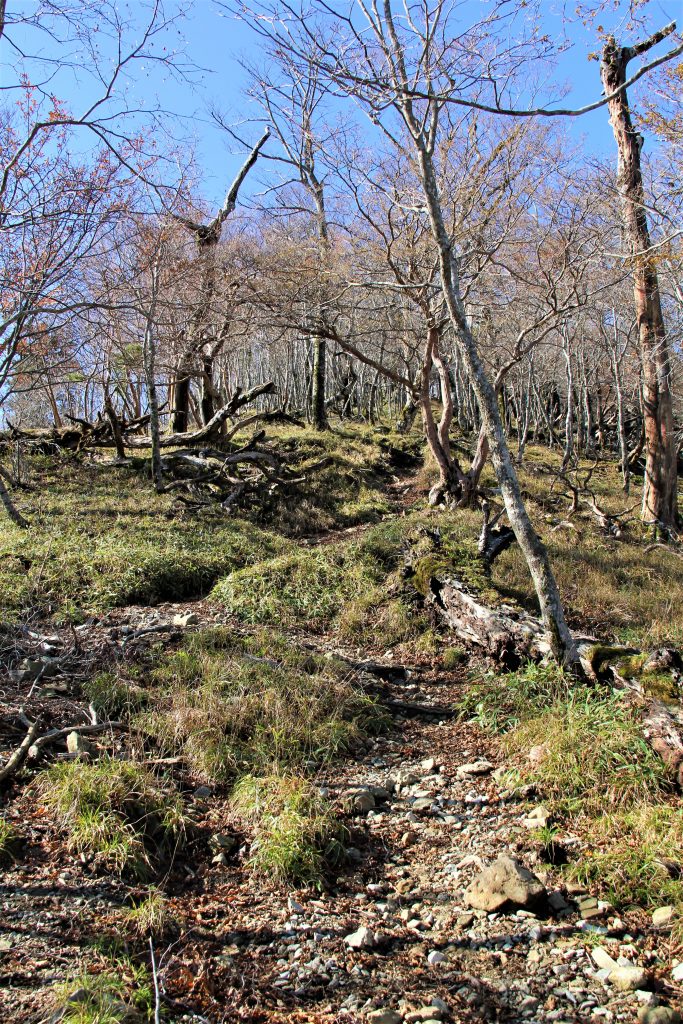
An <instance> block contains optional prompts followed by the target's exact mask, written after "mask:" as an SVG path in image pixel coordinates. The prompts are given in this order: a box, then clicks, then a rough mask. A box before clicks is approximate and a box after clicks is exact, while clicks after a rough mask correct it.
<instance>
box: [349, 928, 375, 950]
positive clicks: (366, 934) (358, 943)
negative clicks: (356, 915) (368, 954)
mask: <svg viewBox="0 0 683 1024" xmlns="http://www.w3.org/2000/svg"><path fill="white" fill-rule="evenodd" d="M344 942H345V943H346V945H347V946H349V947H350V948H351V949H372V947H373V946H376V945H377V938H376V936H375V933H374V932H372V931H371V930H370V929H369V928H366V927H365V926H364V925H361V926H360V928H357V929H356V931H355V932H351V934H350V935H346V936H345V937H344Z"/></svg>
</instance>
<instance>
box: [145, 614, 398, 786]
mask: <svg viewBox="0 0 683 1024" xmlns="http://www.w3.org/2000/svg"><path fill="white" fill-rule="evenodd" d="M252 652H253V653H252ZM149 685H150V687H152V688H153V690H154V692H155V701H154V703H155V709H154V710H153V711H150V710H148V711H145V712H143V713H142V714H141V715H140V716H139V717H138V719H137V724H138V725H139V726H140V727H141V728H143V729H144V730H146V731H147V732H148V734H151V735H153V736H154V737H155V738H156V740H157V741H158V742H159V743H160V744H161V745H162V747H163V748H164V749H167V750H169V751H181V752H182V754H183V755H184V757H185V758H187V760H188V761H189V763H190V765H191V767H192V768H193V770H194V771H195V772H197V773H198V774H200V775H201V776H203V777H204V778H206V779H208V780H219V781H226V780H229V779H232V778H235V777H236V776H239V775H241V774H244V773H245V772H253V771H257V772H270V771H272V770H274V769H286V768H292V767H297V766H311V765H314V764H316V765H317V764H320V763H322V762H324V761H326V760H329V759H330V758H331V757H333V756H334V755H336V754H338V753H339V752H340V751H342V750H348V749H350V748H352V747H353V746H354V745H355V744H356V743H357V742H358V741H359V740H360V739H362V738H363V737H364V736H366V735H367V734H368V733H372V732H377V731H378V730H380V729H382V728H383V727H384V722H385V718H384V714H383V712H382V710H381V708H380V707H379V705H378V704H377V703H376V702H375V700H374V699H373V698H371V697H369V696H367V695H366V694H365V693H363V692H362V691H361V690H359V689H357V688H356V687H355V686H353V685H352V683H351V682H350V680H349V678H348V672H346V671H345V670H344V671H343V672H340V671H339V670H338V666H336V665H335V664H332V663H328V662H327V661H326V660H325V659H323V658H318V659H315V658H312V657H311V655H309V654H302V653H301V652H299V651H297V649H296V648H295V647H293V645H292V643H291V640H290V639H289V638H286V637H283V636H282V635H278V634H277V633H276V632H274V631H269V632H268V633H265V632H261V633H257V634H256V636H255V637H253V638H251V639H247V640H242V639H240V638H235V637H234V636H233V635H232V634H231V633H230V631H228V630H225V629H223V628H218V629H217V630H203V631H200V632H197V633H195V634H193V635H191V636H189V637H187V638H185V640H184V642H183V646H182V647H181V648H180V649H179V650H177V651H175V652H173V653H171V654H168V655H166V656H165V657H163V658H162V660H161V662H160V664H159V665H158V666H157V667H156V668H155V669H154V670H153V671H152V673H151V676H150V679H149Z"/></svg>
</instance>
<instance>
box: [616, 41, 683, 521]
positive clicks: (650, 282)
mask: <svg viewBox="0 0 683 1024" xmlns="http://www.w3.org/2000/svg"><path fill="white" fill-rule="evenodd" d="M669 31H671V28H670V29H669V30H666V29H665V30H663V31H662V32H658V33H655V35H653V36H651V37H650V38H649V39H647V40H645V41H644V42H643V43H639V44H637V45H636V46H625V47H619V46H617V44H616V42H615V40H614V37H612V36H610V38H609V39H608V41H607V43H606V45H605V47H604V49H603V51H602V62H601V75H602V82H603V86H604V89H605V92H606V93H607V94H608V95H609V94H610V93H613V92H614V91H615V90H616V89H618V88H619V87H620V86H622V85H623V84H624V82H625V81H626V68H627V66H628V63H629V61H630V60H632V59H633V58H634V57H637V56H639V55H640V54H642V53H644V52H646V51H647V50H649V49H650V48H651V47H652V46H654V45H655V44H656V43H658V42H660V41H661V40H662V39H663V38H664V37H665V35H668V32H669ZM608 109H609V113H610V122H611V124H612V129H613V131H614V138H615V140H616V143H617V150H618V154H619V161H618V177H617V187H618V190H619V196H620V199H621V207H622V216H623V226H624V235H625V238H626V242H627V245H628V249H629V252H630V256H631V259H632V266H633V286H634V296H635V310H636V317H637V322H638V333H639V338H640V352H641V360H642V367H643V410H644V420H645V479H644V483H643V506H642V519H643V522H645V523H648V524H651V525H652V526H653V527H654V529H655V532H658V533H661V534H662V535H664V536H666V537H668V536H670V535H671V534H672V533H673V532H675V530H676V527H677V525H678V509H677V491H678V480H677V466H676V447H675V440H674V423H673V408H672V401H671V369H670V363H669V349H668V343H667V337H666V332H665V329H664V319H663V316H662V307H661V301H660V295H659V282H658V280H657V270H656V263H655V260H654V257H653V255H652V251H651V241H650V232H649V229H648V223H647V215H646V212H645V190H644V187H643V176H642V171H641V163H640V151H641V148H642V144H643V138H642V136H641V135H639V134H638V132H636V131H635V129H634V127H633V123H632V121H631V111H630V109H629V106H628V98H627V95H626V90H625V89H622V91H621V92H620V93H619V94H618V95H617V96H614V97H613V98H612V99H611V100H610V101H609V103H608Z"/></svg>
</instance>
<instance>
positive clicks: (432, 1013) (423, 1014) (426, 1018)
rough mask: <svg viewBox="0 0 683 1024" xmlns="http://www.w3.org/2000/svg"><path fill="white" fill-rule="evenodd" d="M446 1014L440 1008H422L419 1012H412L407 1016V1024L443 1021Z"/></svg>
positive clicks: (432, 1006) (427, 1023)
mask: <svg viewBox="0 0 683 1024" xmlns="http://www.w3.org/2000/svg"><path fill="white" fill-rule="evenodd" d="M444 1016H445V1014H444V1011H443V1010H442V1009H441V1007H439V1006H434V1005H431V1006H421V1007H420V1008H419V1010H411V1012H410V1013H407V1014H406V1016H405V1021H406V1024H429V1022H430V1021H435V1020H438V1021H440V1020H443V1018H444Z"/></svg>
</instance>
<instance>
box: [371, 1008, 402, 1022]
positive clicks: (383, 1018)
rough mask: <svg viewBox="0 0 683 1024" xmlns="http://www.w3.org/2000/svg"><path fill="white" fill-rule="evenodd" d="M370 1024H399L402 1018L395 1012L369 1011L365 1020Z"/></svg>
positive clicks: (383, 1010)
mask: <svg viewBox="0 0 683 1024" xmlns="http://www.w3.org/2000/svg"><path fill="white" fill-rule="evenodd" d="M366 1019H367V1020H368V1021H370V1024H401V1021H402V1020H403V1017H402V1016H401V1014H400V1013H398V1012H397V1011H396V1010H387V1009H380V1010H371V1011H370V1013H369V1014H368V1015H367V1018H366Z"/></svg>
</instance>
